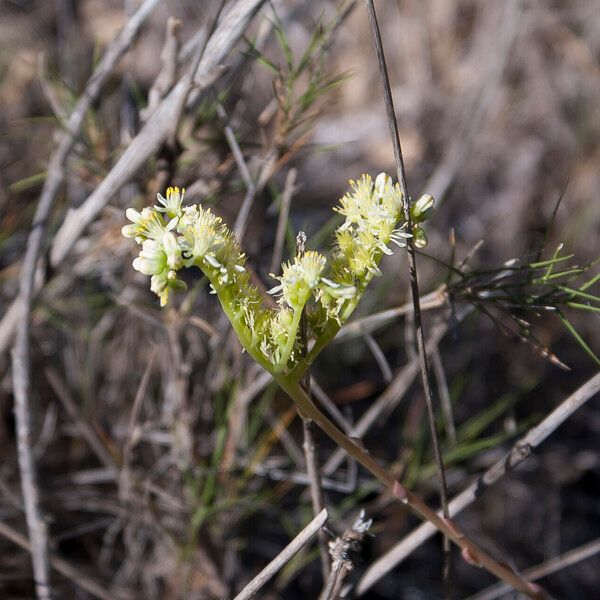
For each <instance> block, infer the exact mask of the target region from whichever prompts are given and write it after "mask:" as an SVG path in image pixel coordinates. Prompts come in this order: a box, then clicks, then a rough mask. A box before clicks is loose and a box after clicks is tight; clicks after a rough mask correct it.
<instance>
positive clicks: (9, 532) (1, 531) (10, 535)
mask: <svg viewBox="0 0 600 600" xmlns="http://www.w3.org/2000/svg"><path fill="white" fill-rule="evenodd" d="M0 535H2V536H3V537H5V538H7V539H9V540H10V541H11V542H13V543H14V544H16V545H17V546H19V547H20V548H23V550H26V551H27V552H31V544H30V543H29V541H28V540H27V538H26V537H25V536H24V535H22V534H21V533H19V532H18V531H16V530H14V529H13V528H12V527H11V526H10V525H7V524H6V523H4V522H3V521H0ZM49 560H50V565H51V567H52V568H53V569H54V570H56V571H57V572H58V573H60V574H61V575H63V576H64V577H66V578H67V579H69V580H70V581H72V582H73V583H75V584H77V585H78V586H79V587H80V588H81V589H82V590H85V591H86V592H88V594H90V595H91V596H93V597H94V598H99V599H100V600H114V596H113V595H112V594H109V593H108V592H107V591H106V590H104V588H102V587H100V586H99V585H98V584H97V583H96V582H95V581H93V580H92V579H90V578H89V577H86V576H85V575H82V574H81V573H80V572H79V571H78V570H77V569H76V568H75V567H73V566H72V565H71V564H70V563H68V562H67V561H65V560H63V559H61V558H58V557H56V556H52V554H50V559H49Z"/></svg>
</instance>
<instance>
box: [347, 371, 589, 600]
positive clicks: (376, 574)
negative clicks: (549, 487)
mask: <svg viewBox="0 0 600 600" xmlns="http://www.w3.org/2000/svg"><path fill="white" fill-rule="evenodd" d="M598 392H600V373H598V374H597V375H595V376H594V377H592V378H591V379H589V380H588V381H587V382H586V383H584V384H583V385H582V386H581V387H580V388H579V389H577V390H576V391H575V392H574V393H573V394H571V395H570V396H569V397H568V398H567V399H566V400H564V401H563V402H562V403H561V404H560V405H559V406H558V407H557V408H556V409H554V410H553V411H552V412H551V413H550V414H549V415H548V416H547V417H546V418H545V419H544V420H543V421H542V422H541V423H540V424H539V425H537V426H536V427H533V428H532V429H530V430H529V431H528V432H527V433H526V434H525V435H524V436H523V437H522V438H521V439H520V440H519V441H518V442H516V443H515V444H514V445H513V447H512V448H511V450H510V451H509V452H508V454H507V455H506V456H505V457H504V458H502V459H500V460H499V461H497V462H496V463H494V464H493V465H492V466H491V467H490V468H489V469H488V470H487V471H486V472H485V473H484V474H483V475H481V477H479V478H478V479H477V480H476V481H474V482H473V483H472V484H471V485H470V486H468V487H467V488H466V489H465V490H463V491H462V492H461V493H460V494H458V495H457V496H455V497H454V498H453V499H452V500H451V502H450V503H449V505H448V508H449V510H450V516H451V517H454V516H456V515H457V514H459V513H460V512H461V511H462V510H463V509H465V508H466V507H467V506H470V505H471V504H472V503H473V502H475V500H477V499H478V498H479V497H480V496H481V495H482V494H483V492H484V491H485V489H486V488H488V487H489V486H491V485H493V484H494V483H496V482H497V481H498V480H499V479H501V478H502V477H504V475H505V474H506V473H509V472H510V471H512V470H513V469H514V468H516V467H517V466H518V465H520V464H521V462H523V461H524V460H525V459H526V458H527V457H528V456H529V455H530V454H531V452H532V451H533V450H534V449H535V448H537V447H538V446H539V445H540V444H541V443H542V442H543V441H544V440H545V439H546V438H547V437H548V436H549V435H550V434H551V433H553V432H554V431H555V430H556V429H557V428H558V427H559V426H560V425H561V424H562V423H563V422H564V421H565V420H566V419H567V418H569V417H570V416H571V415H572V414H573V413H574V412H575V411H576V410H578V409H579V408H581V407H582V406H583V405H584V404H585V403H586V402H587V401H588V400H589V399H590V398H592V397H593V396H595V395H596V394H597V393H598ZM436 531H437V530H436V528H435V527H434V526H433V525H432V524H431V523H423V524H422V525H420V526H419V527H417V528H416V529H415V530H414V531H412V532H411V533H410V534H409V535H407V536H406V537H405V538H404V539H403V540H401V541H400V542H399V543H398V544H396V545H395V546H394V547H393V548H392V549H391V550H389V551H388V552H386V553H385V554H384V555H383V556H382V557H380V558H379V559H378V560H377V561H375V562H374V563H373V564H372V565H371V566H370V567H369V568H368V569H367V571H366V572H365V574H364V575H363V577H362V578H361V580H360V581H359V583H358V586H357V595H360V594H363V593H364V592H366V591H367V590H369V589H370V588H371V587H372V586H373V585H374V584H375V583H376V582H377V581H379V580H380V579H381V578H382V577H383V576H384V575H385V574H386V573H388V572H389V571H391V570H392V569H393V568H394V567H396V566H397V565H399V564H400V563H401V562H402V561H403V560H404V559H405V558H407V557H408V556H410V555H411V554H412V553H413V552H414V551H415V550H416V549H417V548H418V547H419V546H420V545H421V544H424V543H425V542H426V541H427V540H428V539H429V538H430V537H431V536H432V535H434V534H435V533H436Z"/></svg>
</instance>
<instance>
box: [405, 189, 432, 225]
mask: <svg viewBox="0 0 600 600" xmlns="http://www.w3.org/2000/svg"><path fill="white" fill-rule="evenodd" d="M434 202H435V200H434V199H433V196H432V195H431V194H423V195H422V196H421V197H420V198H419V199H418V200H417V201H416V202H415V203H414V204H413V205H412V206H411V207H410V216H411V217H412V220H413V221H414V222H415V223H421V222H422V221H426V220H427V219H429V217H431V213H432V212H433V204H434Z"/></svg>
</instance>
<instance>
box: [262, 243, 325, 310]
mask: <svg viewBox="0 0 600 600" xmlns="http://www.w3.org/2000/svg"><path fill="white" fill-rule="evenodd" d="M326 264H327V260H326V258H325V257H324V256H323V255H321V254H319V253H318V252H313V251H309V252H306V253H305V254H304V255H302V256H296V257H295V258H294V260H293V261H292V262H289V263H287V264H284V265H283V274H282V275H281V276H280V277H276V276H275V275H273V274H272V275H271V276H272V277H274V278H275V279H278V280H279V281H280V282H281V283H280V285H278V286H276V287H274V288H273V289H271V290H269V293H270V294H278V293H280V294H281V300H283V301H284V302H285V303H286V304H287V305H288V306H289V307H290V308H298V307H300V309H302V307H303V306H304V305H305V304H306V301H307V300H308V298H309V296H310V294H311V292H312V291H313V290H314V289H315V288H316V287H317V286H318V285H319V283H320V282H321V274H322V273H323V271H324V269H325V266H326Z"/></svg>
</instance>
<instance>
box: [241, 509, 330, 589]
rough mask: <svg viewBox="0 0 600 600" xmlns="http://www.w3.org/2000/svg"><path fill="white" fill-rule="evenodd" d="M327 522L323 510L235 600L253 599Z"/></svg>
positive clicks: (325, 512) (325, 511)
mask: <svg viewBox="0 0 600 600" xmlns="http://www.w3.org/2000/svg"><path fill="white" fill-rule="evenodd" d="M326 520H327V510H326V509H323V510H322V511H321V512H320V513H319V514H318V515H317V516H316V517H315V518H314V519H313V520H312V521H311V522H310V523H309V524H308V525H307V526H306V527H305V528H304V529H303V530H302V531H301V532H300V533H299V534H298V535H297V536H296V537H295V538H294V539H293V540H292V541H291V542H290V543H289V544H288V545H287V546H286V547H285V548H284V549H283V550H282V551H281V552H280V553H279V554H278V555H277V556H276V557H275V558H274V559H273V560H272V561H271V562H270V563H269V564H268V565H267V566H266V567H265V568H264V569H263V570H262V571H261V572H260V573H259V574H258V575H257V576H256V577H255V578H254V579H253V580H252V581H251V582H250V583H249V584H248V585H247V586H246V587H245V588H244V589H243V590H242V591H241V592H240V593H239V594H238V595H237V596H236V597H235V598H234V599H233V600H248V599H249V598H252V597H253V596H254V595H255V594H256V593H257V592H258V591H259V590H260V589H261V588H262V587H263V585H265V583H267V581H269V579H271V578H272V577H273V576H274V575H275V574H276V573H277V572H278V571H279V570H280V569H281V568H282V567H283V565H285V564H286V563H287V562H288V561H290V560H291V559H292V558H293V557H294V556H295V555H296V554H297V553H298V552H299V551H300V550H301V549H302V548H303V547H304V546H305V545H306V544H308V542H310V540H311V539H312V538H313V536H314V535H315V534H316V533H317V532H318V531H320V529H321V528H322V527H323V525H324V524H325V521H326Z"/></svg>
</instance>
